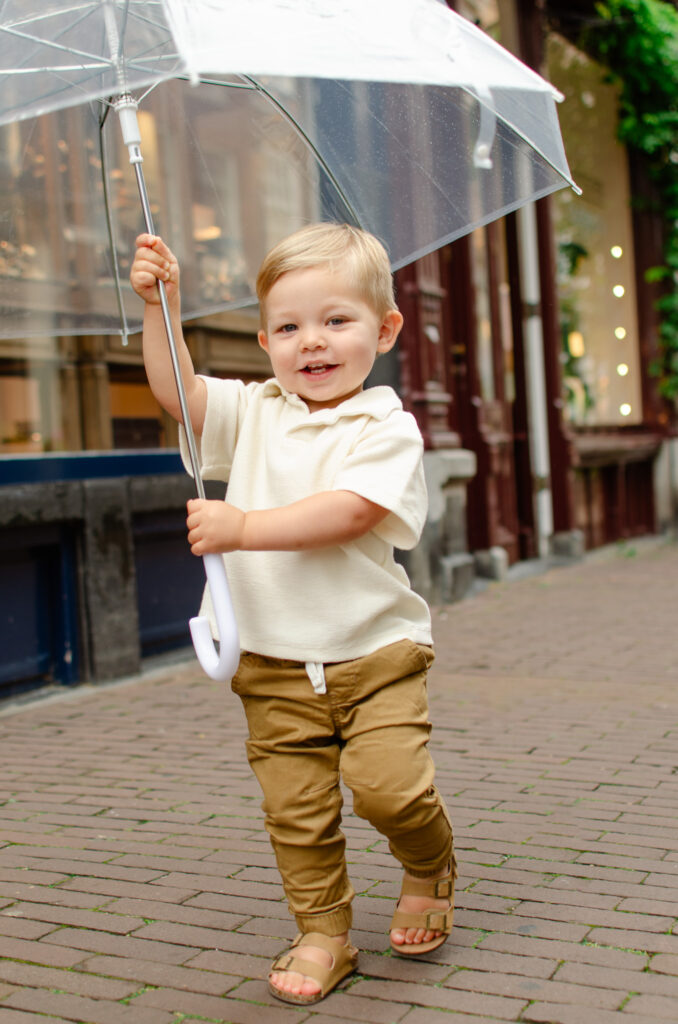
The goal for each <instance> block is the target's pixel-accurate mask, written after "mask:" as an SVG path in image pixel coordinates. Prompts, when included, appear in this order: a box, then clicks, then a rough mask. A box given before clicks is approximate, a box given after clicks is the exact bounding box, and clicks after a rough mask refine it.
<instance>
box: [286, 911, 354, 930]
mask: <svg viewBox="0 0 678 1024" xmlns="http://www.w3.org/2000/svg"><path fill="white" fill-rule="evenodd" d="M294 916H295V919H296V922H297V928H298V929H299V931H300V932H303V933H304V934H305V933H306V932H320V933H321V934H322V935H330V936H332V935H341V933H342V932H347V931H349V929H350V927H351V925H352V924H353V912H352V910H351V907H342V908H340V909H339V910H332V911H330V913H329V914H295V915H294Z"/></svg>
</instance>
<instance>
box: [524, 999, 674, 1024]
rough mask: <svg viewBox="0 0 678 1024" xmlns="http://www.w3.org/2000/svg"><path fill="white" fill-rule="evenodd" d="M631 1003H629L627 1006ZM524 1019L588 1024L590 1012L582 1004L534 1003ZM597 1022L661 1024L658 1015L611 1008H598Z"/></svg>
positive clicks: (546, 1023) (547, 1023) (541, 1023)
mask: <svg viewBox="0 0 678 1024" xmlns="http://www.w3.org/2000/svg"><path fill="white" fill-rule="evenodd" d="M628 1005H630V1004H627V1006H628ZM523 1020H526V1021H534V1022H535V1024H588V1022H589V1021H592V1018H591V1016H590V1014H588V1013H587V1012H586V1011H584V1012H583V1013H582V1008H581V1006H572V1005H559V1004H557V1003H543V1002H538V1003H534V1004H533V1005H532V1006H528V1008H527V1009H526V1010H525V1012H524V1013H523ZM595 1024H659V1022H658V1019H657V1017H655V1016H652V1015H650V1016H646V1015H645V1014H642V1015H640V1016H639V1015H638V1014H636V1013H635V1012H634V1013H632V1014H629V1013H622V1012H615V1011H612V1012H610V1011H609V1010H600V1009H598V1010H596V1016H595Z"/></svg>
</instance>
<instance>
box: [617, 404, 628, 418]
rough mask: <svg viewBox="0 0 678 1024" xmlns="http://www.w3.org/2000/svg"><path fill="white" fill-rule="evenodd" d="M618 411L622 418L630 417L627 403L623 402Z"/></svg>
mask: <svg viewBox="0 0 678 1024" xmlns="http://www.w3.org/2000/svg"><path fill="white" fill-rule="evenodd" d="M619 411H620V413H621V414H622V416H630V415H631V406H630V405H629V403H628V402H624V403H623V404H622V405H620V406H619Z"/></svg>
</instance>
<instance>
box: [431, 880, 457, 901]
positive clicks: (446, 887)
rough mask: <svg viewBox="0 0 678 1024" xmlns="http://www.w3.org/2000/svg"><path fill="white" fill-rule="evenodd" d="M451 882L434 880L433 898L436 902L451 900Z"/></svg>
mask: <svg viewBox="0 0 678 1024" xmlns="http://www.w3.org/2000/svg"><path fill="white" fill-rule="evenodd" d="M452 891H453V890H452V881H451V879H449V878H438V879H436V885H435V898H436V899H437V900H449V899H451V898H452Z"/></svg>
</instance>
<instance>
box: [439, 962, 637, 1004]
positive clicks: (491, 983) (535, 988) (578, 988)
mask: <svg viewBox="0 0 678 1024" xmlns="http://www.w3.org/2000/svg"><path fill="white" fill-rule="evenodd" d="M443 985H444V986H445V987H446V988H450V989H455V990H459V989H462V990H464V991H470V992H481V993H488V994H490V995H497V996H510V997H512V998H515V999H525V1000H534V999H543V1000H548V1001H553V1002H563V1003H580V1004H582V1005H584V1006H588V1007H595V1008H596V1009H603V1010H613V1009H616V1008H617V1007H618V1006H619V1004H620V1002H621V1001H622V1000H623V998H624V996H625V995H626V991H627V990H626V989H625V988H624V989H621V990H619V991H609V990H607V989H605V988H601V987H599V986H594V985H586V984H579V983H577V984H576V985H570V984H566V983H564V982H559V981H557V980H555V981H550V980H549V979H542V978H534V977H532V978H525V977H520V976H518V975H512V974H501V975H500V974H495V973H494V972H486V971H478V970H465V971H458V972H457V973H455V974H453V975H451V976H450V977H449V978H447V979H446V981H444V982H443Z"/></svg>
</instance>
